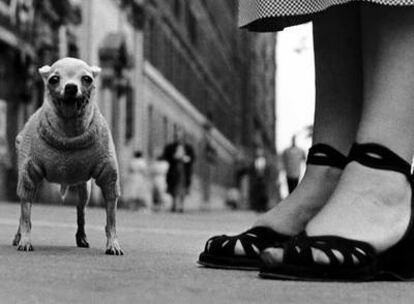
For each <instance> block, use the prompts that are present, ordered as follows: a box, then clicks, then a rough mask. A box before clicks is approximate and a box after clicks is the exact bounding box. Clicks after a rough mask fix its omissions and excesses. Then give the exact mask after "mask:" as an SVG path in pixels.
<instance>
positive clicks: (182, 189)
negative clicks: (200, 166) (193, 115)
mask: <svg viewBox="0 0 414 304" xmlns="http://www.w3.org/2000/svg"><path fill="white" fill-rule="evenodd" d="M162 159H164V160H166V161H167V162H168V164H169V167H168V172H167V192H168V193H169V194H170V195H171V196H172V207H171V211H172V212H176V211H178V212H183V211H184V200H185V197H186V195H187V194H188V193H189V190H190V186H191V181H192V175H193V163H194V161H195V153H194V149H193V147H192V146H191V145H190V144H189V143H187V142H186V139H185V136H184V132H182V131H181V130H179V131H177V132H176V134H175V140H174V142H172V143H170V144H168V145H167V146H166V147H165V149H164V152H163V156H162Z"/></svg>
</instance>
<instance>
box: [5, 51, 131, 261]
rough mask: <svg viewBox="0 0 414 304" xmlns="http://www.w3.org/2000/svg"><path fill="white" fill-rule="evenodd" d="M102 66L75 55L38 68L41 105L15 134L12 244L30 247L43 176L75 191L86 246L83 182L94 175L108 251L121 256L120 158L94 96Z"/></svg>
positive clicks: (79, 241) (78, 236) (80, 242)
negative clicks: (17, 203)
mask: <svg viewBox="0 0 414 304" xmlns="http://www.w3.org/2000/svg"><path fill="white" fill-rule="evenodd" d="M100 71H101V69H100V68H98V67H94V66H89V65H88V64H86V63H85V62H83V61H82V60H79V59H75V58H63V59H61V60H58V61H57V62H55V63H54V64H53V65H52V66H43V67H41V68H40V69H39V73H40V75H41V76H42V78H43V81H44V83H45V97H44V102H43V105H42V106H41V107H40V108H39V109H38V110H37V111H36V112H35V113H34V114H33V115H32V116H31V117H30V119H29V120H28V121H27V123H26V125H25V126H24V128H23V130H22V131H21V132H20V133H19V135H18V136H17V138H16V148H17V153H18V186H17V195H18V196H19V198H20V200H21V216H20V223H19V228H18V230H17V233H16V236H15V238H14V240H13V245H15V246H17V250H20V251H32V250H33V247H32V244H31V240H30V230H31V219H30V213H31V205H32V202H33V199H34V197H35V194H36V191H37V189H38V187H39V185H40V182H41V181H42V180H43V179H46V180H47V181H49V182H52V183H58V184H61V193H62V197H64V194H65V193H66V192H67V191H74V192H76V193H77V195H78V199H79V203H78V206H77V217H78V219H77V224H78V229H77V232H76V244H77V246H78V247H89V244H88V241H87V238H86V234H85V206H86V204H87V202H88V200H89V188H88V187H87V182H88V180H90V179H91V178H94V179H95V181H96V184H97V185H98V186H99V187H100V188H101V190H102V193H103V197H104V199H105V203H106V214H107V217H106V227H105V231H106V236H107V245H106V252H105V253H106V254H110V255H123V251H122V249H121V247H120V245H119V243H118V239H117V235H116V228H115V211H116V206H117V201H118V197H119V178H118V175H119V174H118V163H117V158H116V155H115V149H114V144H113V140H112V137H111V133H110V130H109V128H108V126H107V123H106V121H105V119H104V118H103V116H102V114H101V113H100V111H99V109H98V106H97V104H96V103H95V101H94V95H95V78H96V77H97V76H98V75H99V73H100Z"/></svg>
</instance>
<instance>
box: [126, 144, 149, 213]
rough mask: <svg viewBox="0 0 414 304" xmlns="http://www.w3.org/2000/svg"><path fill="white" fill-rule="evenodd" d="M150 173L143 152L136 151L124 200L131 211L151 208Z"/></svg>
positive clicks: (131, 163) (129, 169) (129, 170)
mask: <svg viewBox="0 0 414 304" xmlns="http://www.w3.org/2000/svg"><path fill="white" fill-rule="evenodd" d="M149 174H150V172H149V168H148V164H147V161H146V159H145V158H144V157H143V155H142V152H141V151H135V152H134V157H133V158H132V159H131V161H130V163H129V167H128V180H127V183H126V185H125V187H124V194H123V199H124V201H125V202H126V203H127V205H128V208H130V209H136V210H137V209H141V208H148V209H149V208H150V207H151V200H152V198H151V185H150V175H149Z"/></svg>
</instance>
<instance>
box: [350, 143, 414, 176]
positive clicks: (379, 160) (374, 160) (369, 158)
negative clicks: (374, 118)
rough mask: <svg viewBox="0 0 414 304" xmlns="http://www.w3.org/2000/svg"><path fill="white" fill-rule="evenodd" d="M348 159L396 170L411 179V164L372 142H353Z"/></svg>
mask: <svg viewBox="0 0 414 304" xmlns="http://www.w3.org/2000/svg"><path fill="white" fill-rule="evenodd" d="M348 161H349V162H351V161H357V162H358V163H360V164H362V165H364V166H367V167H371V168H376V169H382V170H390V171H396V172H400V173H402V174H404V175H405V176H406V177H407V178H408V179H409V180H411V179H412V174H411V165H410V164H409V163H408V162H406V161H405V160H404V159H402V158H401V157H400V156H398V155H397V154H395V153H394V152H392V151H391V150H390V149H388V148H386V147H384V146H382V145H379V144H374V143H367V144H358V143H355V144H354V145H353V146H352V148H351V151H350V152H349V156H348Z"/></svg>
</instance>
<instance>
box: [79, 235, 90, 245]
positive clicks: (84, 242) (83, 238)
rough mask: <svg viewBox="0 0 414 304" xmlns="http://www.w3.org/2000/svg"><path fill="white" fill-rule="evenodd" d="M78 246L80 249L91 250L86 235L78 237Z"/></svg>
mask: <svg viewBox="0 0 414 304" xmlns="http://www.w3.org/2000/svg"><path fill="white" fill-rule="evenodd" d="M76 245H77V246H78V247H80V248H89V243H88V240H87V239H86V235H76Z"/></svg>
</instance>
